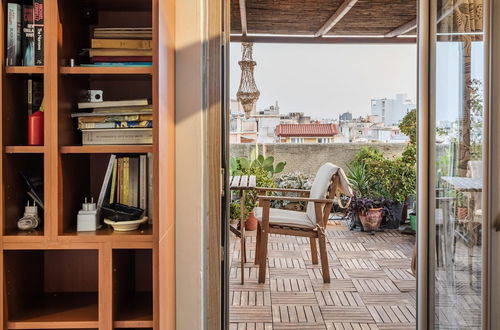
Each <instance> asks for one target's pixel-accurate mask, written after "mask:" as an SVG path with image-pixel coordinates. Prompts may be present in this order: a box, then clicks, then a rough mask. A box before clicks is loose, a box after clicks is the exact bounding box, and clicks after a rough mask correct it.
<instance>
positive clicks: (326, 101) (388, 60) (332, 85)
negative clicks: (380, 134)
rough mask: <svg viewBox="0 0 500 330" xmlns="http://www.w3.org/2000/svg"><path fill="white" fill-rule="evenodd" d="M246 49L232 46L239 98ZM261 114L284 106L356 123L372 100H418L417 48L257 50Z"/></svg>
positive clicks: (233, 90)
mask: <svg viewBox="0 0 500 330" xmlns="http://www.w3.org/2000/svg"><path fill="white" fill-rule="evenodd" d="M240 58H241V45H240V44H239V43H232V44H231V57H230V59H231V61H230V89H231V90H230V95H231V97H232V98H236V92H237V90H238V87H239V80H240V73H241V70H240V68H239V65H238V61H239V60H240ZM254 59H255V61H256V62H257V66H256V67H255V81H256V84H257V87H258V88H259V90H260V92H261V96H260V99H259V101H258V102H257V109H258V110H263V109H264V108H267V107H269V106H270V105H273V104H274V103H275V102H276V101H278V102H279V104H280V106H281V108H282V109H283V111H284V112H305V113H307V114H308V115H310V116H311V117H312V118H315V119H322V118H337V117H338V115H340V114H342V113H344V112H351V113H352V114H353V116H354V117H359V116H366V115H368V114H370V111H371V100H372V99H382V98H389V99H390V98H394V97H395V95H396V94H407V95H408V97H409V98H410V99H411V100H412V101H415V97H416V80H417V79H416V46H415V45H338V44H333V45H332V44H330V45H310V44H308V45H304V44H255V45H254Z"/></svg>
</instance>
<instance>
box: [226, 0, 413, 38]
mask: <svg viewBox="0 0 500 330" xmlns="http://www.w3.org/2000/svg"><path fill="white" fill-rule="evenodd" d="M416 15H417V1H416V0H394V1H388V0H231V35H232V36H233V37H232V39H233V40H237V41H245V40H249V41H251V40H255V41H265V38H270V39H273V40H275V41H276V40H278V39H279V37H278V36H288V37H291V36H294V37H297V36H299V38H296V39H302V40H309V39H314V41H319V42H328V40H332V41H333V42H335V40H336V39H337V38H332V37H341V39H345V40H346V41H348V42H349V40H351V39H355V38H360V37H361V38H362V37H366V38H363V40H365V39H366V40H371V39H373V40H374V41H373V42H415V38H407V37H405V38H400V36H403V35H408V34H409V35H413V36H414V35H415V34H416ZM256 35H266V37H259V38H258V37H256ZM300 36H301V37H303V38H300ZM346 36H349V37H355V38H346ZM374 37H379V38H374ZM283 39H284V38H283ZM326 39H327V40H326ZM395 39H405V40H395ZM311 41H312V40H311Z"/></svg>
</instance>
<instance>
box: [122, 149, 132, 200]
mask: <svg viewBox="0 0 500 330" xmlns="http://www.w3.org/2000/svg"><path fill="white" fill-rule="evenodd" d="M129 172H130V159H129V158H128V157H124V158H123V184H122V186H123V200H122V204H125V205H130V196H129V187H130V181H129V180H130V179H129V176H130V173H129Z"/></svg>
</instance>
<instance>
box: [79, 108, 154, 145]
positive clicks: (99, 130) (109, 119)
mask: <svg viewBox="0 0 500 330" xmlns="http://www.w3.org/2000/svg"><path fill="white" fill-rule="evenodd" d="M78 109H79V110H81V111H86V112H78V113H73V114H71V117H73V118H78V129H79V130H81V131H82V144H83V145H102V144H151V143H152V142H153V134H152V127H153V113H152V106H151V104H150V103H149V101H148V99H138V100H123V101H102V102H80V103H78Z"/></svg>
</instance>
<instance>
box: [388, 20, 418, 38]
mask: <svg viewBox="0 0 500 330" xmlns="http://www.w3.org/2000/svg"><path fill="white" fill-rule="evenodd" d="M416 27H417V19H416V18H414V19H412V20H411V21H409V22H407V23H405V24H403V25H401V26H398V27H397V28H395V29H394V30H392V31H391V32H389V33H386V34H385V35H384V37H387V38H392V37H397V36H400V35H402V34H405V33H406V32H409V31H411V30H413V29H415V28H416Z"/></svg>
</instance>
